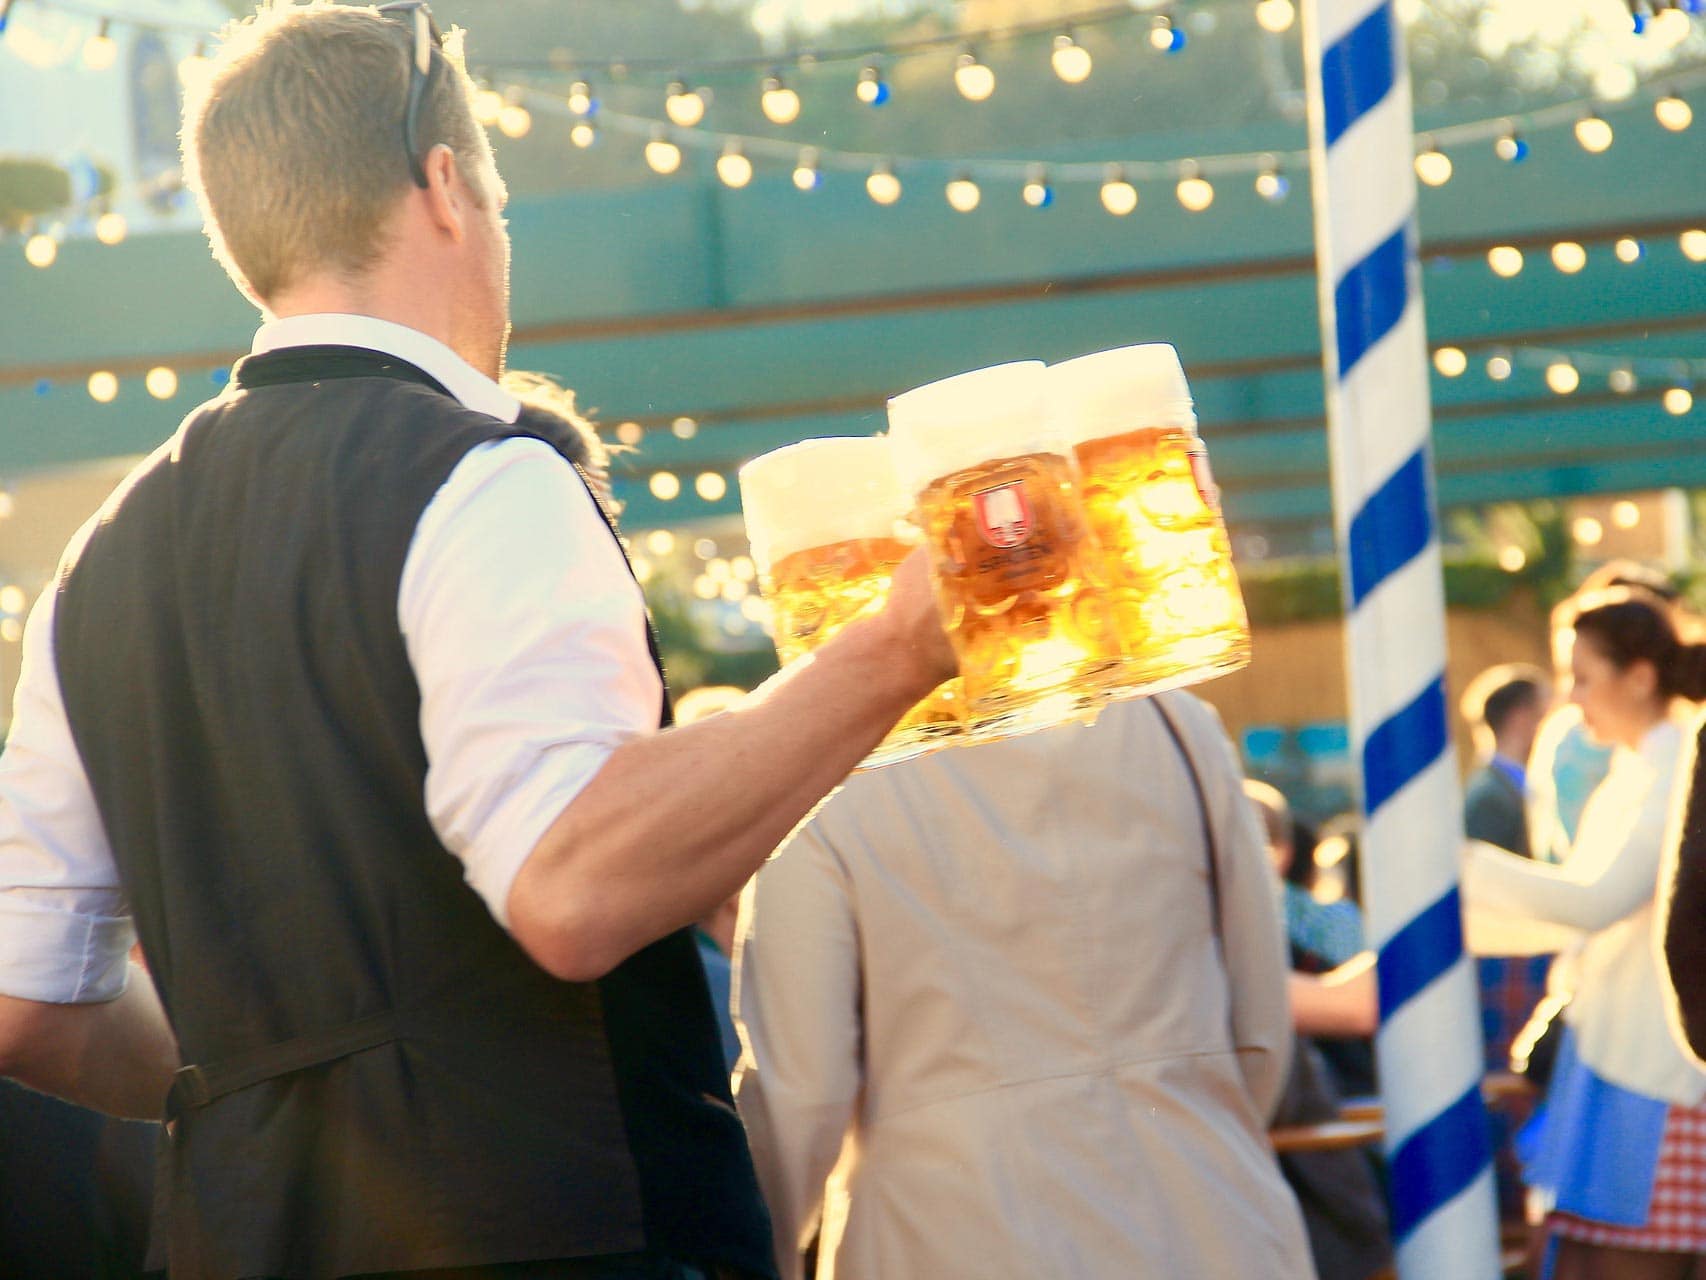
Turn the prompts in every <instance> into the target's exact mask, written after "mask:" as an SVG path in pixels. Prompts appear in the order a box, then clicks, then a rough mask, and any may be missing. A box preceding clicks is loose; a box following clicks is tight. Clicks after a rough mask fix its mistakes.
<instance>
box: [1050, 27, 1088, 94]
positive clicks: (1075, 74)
mask: <svg viewBox="0 0 1706 1280" xmlns="http://www.w3.org/2000/svg"><path fill="white" fill-rule="evenodd" d="M1049 63H1050V65H1052V66H1053V67H1054V73H1055V75H1057V76H1059V77H1060V78H1061V79H1062V80H1063V81H1065V82H1066V83H1067V84H1083V83H1084V82H1085V81H1086V80H1088V79H1089V78H1090V71H1091V67H1092V66H1093V64H1092V62H1091V59H1090V51H1089V50H1088V49H1086V48H1085V47H1084V46H1083V45H1081V44H1079V43H1078V42H1077V41H1076V40H1074V39H1073V38H1072V37H1071V36H1070V35H1067V34H1065V33H1062V34H1061V35H1058V36H1056V37H1055V38H1054V52H1053V53H1051V54H1050V55H1049Z"/></svg>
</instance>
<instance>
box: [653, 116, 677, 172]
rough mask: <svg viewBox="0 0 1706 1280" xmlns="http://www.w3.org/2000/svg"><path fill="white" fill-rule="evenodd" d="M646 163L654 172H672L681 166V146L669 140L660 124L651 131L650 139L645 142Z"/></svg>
mask: <svg viewBox="0 0 1706 1280" xmlns="http://www.w3.org/2000/svg"><path fill="white" fill-rule="evenodd" d="M646 163H647V164H648V165H649V166H651V169H652V172H654V173H674V172H675V171H676V170H677V169H679V168H681V148H680V147H678V146H676V145H675V143H673V142H671V141H670V140H669V137H668V135H666V134H665V133H664V131H663V126H662V125H659V126H658V127H657V128H656V129H654V130H653V131H652V137H651V141H650V142H648V143H646Z"/></svg>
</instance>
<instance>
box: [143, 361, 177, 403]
mask: <svg viewBox="0 0 1706 1280" xmlns="http://www.w3.org/2000/svg"><path fill="white" fill-rule="evenodd" d="M142 385H143V386H145V387H147V388H148V394H149V395H151V396H153V397H154V398H155V399H156V400H170V399H171V398H172V397H173V396H175V395H177V394H178V375H177V374H176V373H175V372H174V371H173V370H171V369H168V368H167V367H166V366H165V365H163V364H160V365H155V366H154V367H153V368H152V369H150V370H149V371H148V374H147V376H146V377H144V378H143V379H142Z"/></svg>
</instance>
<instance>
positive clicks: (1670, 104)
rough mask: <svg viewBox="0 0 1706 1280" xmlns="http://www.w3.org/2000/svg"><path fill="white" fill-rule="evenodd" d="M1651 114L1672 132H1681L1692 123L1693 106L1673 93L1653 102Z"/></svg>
mask: <svg viewBox="0 0 1706 1280" xmlns="http://www.w3.org/2000/svg"><path fill="white" fill-rule="evenodd" d="M1653 116H1654V118H1655V119H1657V120H1658V122H1659V123H1660V124H1662V125H1663V126H1664V127H1665V128H1667V129H1669V130H1670V131H1671V132H1672V133H1681V132H1682V131H1683V130H1684V129H1686V128H1688V126H1689V125H1691V124H1693V123H1694V108H1693V107H1691V106H1689V105H1688V103H1687V102H1686V101H1684V100H1683V99H1681V98H1679V97H1677V96H1676V94H1674V93H1667V94H1666V95H1665V96H1664V97H1662V98H1660V99H1659V100H1658V101H1657V102H1655V103H1653Z"/></svg>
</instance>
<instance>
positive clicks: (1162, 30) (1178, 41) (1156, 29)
mask: <svg viewBox="0 0 1706 1280" xmlns="http://www.w3.org/2000/svg"><path fill="white" fill-rule="evenodd" d="M1149 43H1150V45H1151V46H1152V47H1153V48H1155V49H1158V50H1160V52H1162V53H1178V52H1179V51H1180V50H1181V49H1183V48H1184V47H1185V31H1184V28H1183V27H1176V26H1174V25H1173V19H1172V18H1170V17H1168V16H1167V15H1166V14H1164V13H1158V14H1156V15H1155V21H1154V22H1153V23H1152V24H1151V25H1150V28H1149Z"/></svg>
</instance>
